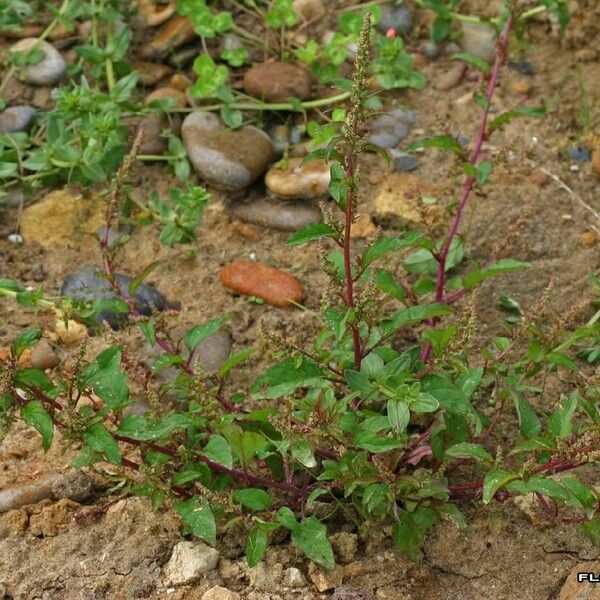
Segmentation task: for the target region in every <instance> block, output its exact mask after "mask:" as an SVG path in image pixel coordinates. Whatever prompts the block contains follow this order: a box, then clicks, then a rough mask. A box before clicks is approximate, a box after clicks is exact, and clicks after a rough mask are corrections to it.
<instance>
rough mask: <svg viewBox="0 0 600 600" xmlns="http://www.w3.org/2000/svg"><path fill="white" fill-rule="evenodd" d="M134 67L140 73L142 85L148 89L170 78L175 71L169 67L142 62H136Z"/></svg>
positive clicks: (133, 64) (139, 77)
mask: <svg viewBox="0 0 600 600" xmlns="http://www.w3.org/2000/svg"><path fill="white" fill-rule="evenodd" d="M132 67H133V68H134V69H135V70H136V71H137V72H138V79H139V82H140V84H141V85H144V86H147V87H150V86H153V85H156V84H157V83H158V82H159V81H161V80H163V79H165V77H168V76H169V75H170V74H171V73H172V71H173V69H171V68H170V67H168V66H167V65H163V64H161V63H152V62H144V61H140V60H138V61H134V62H133V63H132Z"/></svg>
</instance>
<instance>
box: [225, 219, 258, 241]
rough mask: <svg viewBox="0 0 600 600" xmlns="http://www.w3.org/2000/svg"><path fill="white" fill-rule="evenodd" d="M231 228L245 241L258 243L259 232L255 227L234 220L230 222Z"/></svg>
mask: <svg viewBox="0 0 600 600" xmlns="http://www.w3.org/2000/svg"><path fill="white" fill-rule="evenodd" d="M231 228H232V229H233V230H234V231H236V232H237V233H239V234H240V235H241V236H242V237H243V238H245V239H247V240H250V241H252V242H258V241H259V240H260V232H259V231H258V229H256V227H253V226H252V225H250V223H243V222H242V221H238V220H237V219H236V220H235V221H232V223H231Z"/></svg>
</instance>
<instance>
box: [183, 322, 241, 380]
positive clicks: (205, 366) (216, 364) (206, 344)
mask: <svg viewBox="0 0 600 600" xmlns="http://www.w3.org/2000/svg"><path fill="white" fill-rule="evenodd" d="M232 344H233V342H232V339H231V333H229V331H228V330H227V329H219V331H216V332H215V333H213V334H212V335H209V336H208V337H207V338H205V339H203V340H202V341H201V342H200V343H199V344H198V345H197V346H196V349H195V350H194V356H193V358H192V361H191V363H190V364H192V365H196V364H198V365H199V367H200V369H202V371H203V372H204V373H214V372H215V371H218V370H219V369H220V368H221V367H222V366H223V365H224V364H225V361H226V360H227V359H228V358H229V355H230V354H231V346H232ZM184 358H187V356H184Z"/></svg>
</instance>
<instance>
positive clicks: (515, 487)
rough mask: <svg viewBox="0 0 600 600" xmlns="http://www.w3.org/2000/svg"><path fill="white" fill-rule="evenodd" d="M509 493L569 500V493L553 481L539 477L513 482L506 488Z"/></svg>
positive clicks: (534, 476)
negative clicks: (535, 493) (534, 493)
mask: <svg viewBox="0 0 600 600" xmlns="http://www.w3.org/2000/svg"><path fill="white" fill-rule="evenodd" d="M506 489H507V490H508V491H509V492H517V493H519V494H522V495H527V494H531V493H533V492H537V493H538V494H542V496H547V497H548V498H556V499H558V500H569V498H570V494H569V492H568V491H567V490H566V489H565V488H564V487H563V486H562V485H561V484H560V483H557V482H556V481H554V480H553V479H546V478H545V477H540V476H539V475H533V476H532V477H530V478H529V479H528V480H527V481H513V482H511V483H509V484H508V485H507V486H506Z"/></svg>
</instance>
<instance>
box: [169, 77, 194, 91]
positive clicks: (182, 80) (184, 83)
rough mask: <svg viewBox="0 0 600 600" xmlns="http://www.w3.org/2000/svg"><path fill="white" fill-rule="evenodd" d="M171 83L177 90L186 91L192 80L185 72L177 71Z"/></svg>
mask: <svg viewBox="0 0 600 600" xmlns="http://www.w3.org/2000/svg"><path fill="white" fill-rule="evenodd" d="M169 85H170V86H171V87H172V88H175V89H176V90H179V91H181V92H185V91H186V90H187V89H188V88H189V87H190V86H191V85H192V80H191V79H189V78H188V77H186V76H185V75H184V74H183V73H175V75H173V77H171V81H170V83H169Z"/></svg>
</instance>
